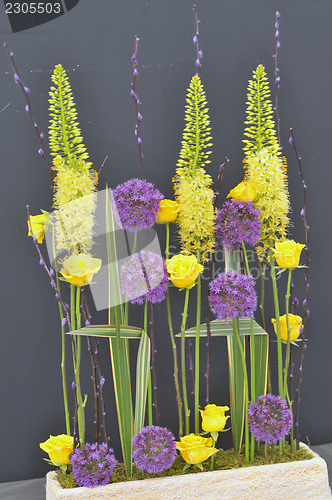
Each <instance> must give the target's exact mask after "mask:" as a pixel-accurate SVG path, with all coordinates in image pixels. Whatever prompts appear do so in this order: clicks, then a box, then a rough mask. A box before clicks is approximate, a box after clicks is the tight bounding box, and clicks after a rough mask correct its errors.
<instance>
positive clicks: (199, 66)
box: [193, 5, 203, 77]
mask: <svg viewBox="0 0 332 500" xmlns="http://www.w3.org/2000/svg"><path fill="white" fill-rule="evenodd" d="M193 11H194V14H195V21H196V34H195V36H194V38H193V42H194V45H195V46H196V62H195V65H196V71H197V72H196V75H197V76H199V77H201V69H202V58H203V52H202V51H201V50H200V48H199V25H200V23H201V21H200V20H199V19H198V17H197V11H196V5H194V7H193Z"/></svg>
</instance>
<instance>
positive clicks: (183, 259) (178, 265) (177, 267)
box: [166, 254, 204, 288]
mask: <svg viewBox="0 0 332 500" xmlns="http://www.w3.org/2000/svg"><path fill="white" fill-rule="evenodd" d="M166 266H167V272H168V274H169V275H170V278H169V279H170V280H171V282H172V283H173V285H174V286H177V287H178V288H186V287H192V286H193V285H194V283H195V281H196V278H197V276H198V275H199V273H201V272H202V271H203V269H204V266H202V265H201V264H198V262H197V259H196V257H195V255H182V254H178V255H174V256H173V257H172V258H171V259H168V260H167V261H166Z"/></svg>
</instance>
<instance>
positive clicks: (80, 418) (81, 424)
mask: <svg viewBox="0 0 332 500" xmlns="http://www.w3.org/2000/svg"><path fill="white" fill-rule="evenodd" d="M71 296H72V304H71V305H72V306H74V302H73V299H74V300H75V298H74V297H75V285H71ZM80 306H81V287H79V286H78V287H76V327H77V329H80V328H81V310H80ZM73 309H74V307H72V311H73ZM72 314H73V312H72ZM74 314H75V313H74ZM74 324H75V323H74ZM81 340H82V339H81V336H80V335H76V352H75V355H76V356H75V358H76V359H75V363H74V373H75V383H76V394H77V406H78V407H77V424H78V434H79V441H80V448H81V450H82V452H84V445H85V415H84V413H85V411H84V410H85V402H86V399H85V400H84V402H83V399H82V391H81V379H80V368H81Z"/></svg>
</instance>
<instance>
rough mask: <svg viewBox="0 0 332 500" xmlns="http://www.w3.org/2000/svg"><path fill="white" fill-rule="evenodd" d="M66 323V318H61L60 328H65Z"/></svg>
mask: <svg viewBox="0 0 332 500" xmlns="http://www.w3.org/2000/svg"><path fill="white" fill-rule="evenodd" d="M66 323H67V318H63V320H62V323H61V324H62V326H65V324H66Z"/></svg>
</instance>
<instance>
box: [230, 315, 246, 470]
mask: <svg viewBox="0 0 332 500" xmlns="http://www.w3.org/2000/svg"><path fill="white" fill-rule="evenodd" d="M238 321H239V320H238V318H234V319H233V333H234V337H235V339H236V342H237V344H238V347H239V350H240V352H241V357H242V367H243V376H244V398H245V399H244V402H245V408H244V412H245V415H244V453H245V462H246V463H248V462H249V426H248V393H249V385H248V373H247V365H246V358H245V354H244V349H243V346H242V344H241V340H240V333H239V323H238Z"/></svg>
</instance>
